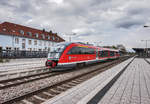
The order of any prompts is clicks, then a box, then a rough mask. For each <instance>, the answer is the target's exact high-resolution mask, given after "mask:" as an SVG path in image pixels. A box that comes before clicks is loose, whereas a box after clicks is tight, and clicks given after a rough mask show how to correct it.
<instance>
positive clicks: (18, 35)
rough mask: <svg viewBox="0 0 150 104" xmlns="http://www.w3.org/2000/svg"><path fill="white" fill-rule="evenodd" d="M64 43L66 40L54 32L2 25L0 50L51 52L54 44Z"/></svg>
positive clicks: (5, 23)
mask: <svg viewBox="0 0 150 104" xmlns="http://www.w3.org/2000/svg"><path fill="white" fill-rule="evenodd" d="M63 41H65V40H64V39H62V38H61V37H59V36H58V35H57V33H52V31H50V32H46V31H45V30H38V29H34V28H30V27H26V26H22V25H18V24H14V23H9V22H4V23H2V24H0V50H26V51H49V50H50V47H51V46H52V45H53V44H55V43H58V42H63Z"/></svg>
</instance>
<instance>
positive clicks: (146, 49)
mask: <svg viewBox="0 0 150 104" xmlns="http://www.w3.org/2000/svg"><path fill="white" fill-rule="evenodd" d="M141 41H142V42H145V43H146V44H145V53H146V56H147V53H148V48H147V42H148V41H150V40H141Z"/></svg>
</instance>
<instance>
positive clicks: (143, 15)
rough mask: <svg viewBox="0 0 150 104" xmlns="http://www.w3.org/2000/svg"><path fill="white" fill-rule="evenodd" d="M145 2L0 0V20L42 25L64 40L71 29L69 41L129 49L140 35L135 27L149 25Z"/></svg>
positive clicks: (149, 16) (40, 27) (121, 0)
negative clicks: (122, 46) (99, 42)
mask: <svg viewBox="0 0 150 104" xmlns="http://www.w3.org/2000/svg"><path fill="white" fill-rule="evenodd" d="M149 4H150V1H149V0H142V1H140V0H132V1H131V0H57V1H56V0H25V1H23V0H15V1H14V0H0V14H1V15H0V22H4V21H9V22H14V23H18V24H22V25H26V26H30V27H34V28H38V29H43V28H45V29H46V30H47V31H49V30H52V31H53V32H57V33H58V34H59V35H60V36H62V37H63V38H65V39H66V40H68V36H67V35H64V34H71V33H74V32H75V33H77V34H78V35H76V36H73V38H72V41H81V42H84V41H85V42H87V41H89V42H98V41H102V43H101V45H116V44H124V45H126V47H127V48H132V47H138V45H139V44H138V43H137V42H136V40H140V38H142V36H141V35H140V34H138V33H137V31H138V29H141V31H142V29H143V28H142V27H143V25H145V24H150V13H149V11H150V7H149ZM139 33H140V32H139ZM132 34H134V35H132ZM137 34H138V35H137ZM144 34H146V32H144ZM131 36H134V39H133V38H132V39H131V38H129V37H131ZM127 40H128V41H130V42H127ZM133 40H134V41H133ZM131 41H133V42H131ZM149 46H150V45H149Z"/></svg>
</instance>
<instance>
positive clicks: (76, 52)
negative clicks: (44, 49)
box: [45, 42, 120, 70]
mask: <svg viewBox="0 0 150 104" xmlns="http://www.w3.org/2000/svg"><path fill="white" fill-rule="evenodd" d="M119 56H120V55H119V51H118V50H114V49H108V48H100V47H95V46H90V45H86V44H82V43H66V42H64V43H59V44H57V45H56V46H55V47H54V48H52V50H51V51H50V52H49V54H48V59H47V61H46V63H45V64H46V66H47V67H49V68H52V70H62V69H71V68H73V67H78V66H79V67H80V66H84V65H86V64H91V63H96V62H101V61H104V60H107V59H116V58H118V57H119Z"/></svg>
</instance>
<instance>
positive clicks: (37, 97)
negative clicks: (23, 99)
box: [33, 95, 46, 101]
mask: <svg viewBox="0 0 150 104" xmlns="http://www.w3.org/2000/svg"><path fill="white" fill-rule="evenodd" d="M33 97H35V98H36V99H38V100H42V101H46V99H44V98H41V97H39V96H37V95H34V96H33Z"/></svg>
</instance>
